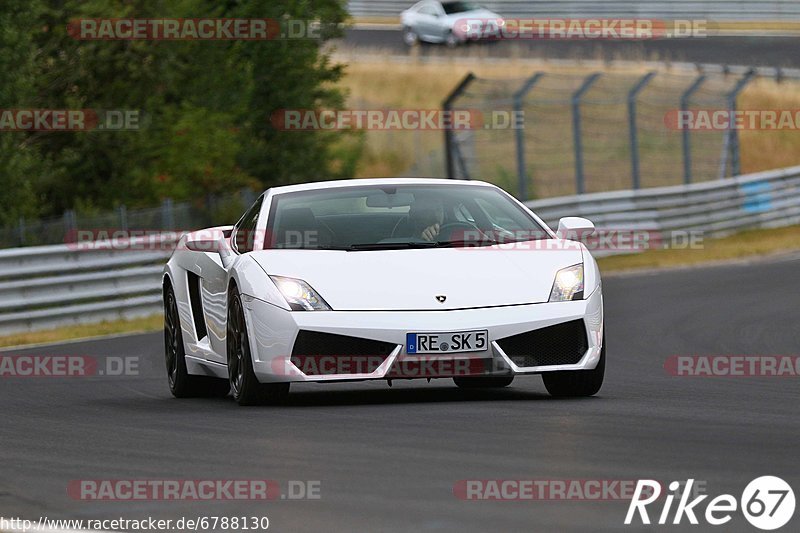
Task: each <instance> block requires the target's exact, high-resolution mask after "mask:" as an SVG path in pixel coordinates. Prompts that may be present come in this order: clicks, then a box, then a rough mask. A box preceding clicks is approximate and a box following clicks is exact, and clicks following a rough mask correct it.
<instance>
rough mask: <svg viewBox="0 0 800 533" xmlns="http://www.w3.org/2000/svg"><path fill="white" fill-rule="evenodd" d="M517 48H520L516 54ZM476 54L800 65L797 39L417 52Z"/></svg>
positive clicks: (534, 43) (398, 46)
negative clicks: (477, 52) (478, 52)
mask: <svg viewBox="0 0 800 533" xmlns="http://www.w3.org/2000/svg"><path fill="white" fill-rule="evenodd" d="M344 42H345V44H346V45H348V46H351V47H359V48H365V49H371V48H375V49H381V50H389V51H391V52H394V53H403V54H407V53H408V47H407V46H406V45H405V44H404V43H403V39H402V34H401V32H400V30H391V29H351V30H348V31H347V33H346V35H345V39H344ZM515 47H518V50H514V48H515ZM476 51H480V53H481V54H486V55H488V56H489V57H507V56H511V55H513V54H519V56H520V57H531V58H547V59H601V60H614V59H620V60H652V61H680V62H689V63H715V64H728V65H752V66H766V67H783V68H785V67H793V68H797V67H800V54H799V53H798V51H800V37H778V36H774V37H773V36H768V37H720V36H709V37H704V38H692V39H654V40H642V41H624V40H583V41H582V40H524V41H523V40H520V41H514V40H511V41H501V42H486V43H468V44H466V45H463V46H460V47H458V48H455V49H448V48H447V47H445V46H443V45H434V44H425V43H423V44H422V45H421V46H420V54H421V55H423V56H425V55H429V54H437V55H452V56H460V55H463V56H469V55H470V54H472V53H475V52H476Z"/></svg>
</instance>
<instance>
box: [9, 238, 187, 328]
mask: <svg viewBox="0 0 800 533" xmlns="http://www.w3.org/2000/svg"><path fill="white" fill-rule="evenodd" d="M175 242H177V236H176V235H175V234H172V235H168V236H167V237H166V238H161V239H159V240H158V241H149V242H148V243H147V244H146V245H139V244H137V242H136V241H135V240H134V241H128V242H127V243H126V242H114V243H111V242H108V241H100V242H95V243H81V244H59V245H53V246H32V247H27V248H11V249H7V250H0V335H3V334H9V333H15V332H20V331H33V330H41V329H49V328H56V327H61V326H69V325H75V324H85V323H96V322H102V321H108V320H118V319H122V318H125V319H129V318H136V317H142V316H149V315H153V314H156V313H159V312H160V311H161V308H162V304H161V289H160V288H161V271H162V268H163V264H164V262H165V261H166V260H167V258H168V257H169V255H170V254H171V248H172V247H173V246H174V244H175ZM154 243H155V245H154Z"/></svg>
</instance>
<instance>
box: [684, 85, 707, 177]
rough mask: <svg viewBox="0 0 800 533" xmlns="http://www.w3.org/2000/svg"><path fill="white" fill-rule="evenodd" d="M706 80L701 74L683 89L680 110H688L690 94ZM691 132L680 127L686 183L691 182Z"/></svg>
mask: <svg viewBox="0 0 800 533" xmlns="http://www.w3.org/2000/svg"><path fill="white" fill-rule="evenodd" d="M705 81H706V75H705V74H701V75H699V76H698V77H697V78H695V80H694V81H693V82H692V84H691V85H690V86H689V87H688V88H687V89H686V90H685V91H683V94H682V95H681V100H680V108H681V112H682V113H683V112H685V111H688V109H689V100H690V99H691V98H692V95H693V94H694V93H696V92H697V90H698V89H699V88H700V86H701V85H703V82H705ZM690 134H691V132H690V131H689V129H688V128H685V127H684V128H681V135H682V139H681V141H682V145H683V183H685V184H686V185H688V184H690V183H691V182H692V145H691V140H690V137H689V135H690Z"/></svg>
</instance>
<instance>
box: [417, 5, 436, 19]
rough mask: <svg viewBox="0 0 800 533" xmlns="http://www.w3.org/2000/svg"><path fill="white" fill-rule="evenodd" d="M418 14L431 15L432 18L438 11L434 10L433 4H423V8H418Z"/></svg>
mask: <svg viewBox="0 0 800 533" xmlns="http://www.w3.org/2000/svg"><path fill="white" fill-rule="evenodd" d="M419 12H420V13H422V14H423V15H432V16H436V15H437V14H438V13H439V11H438V10H437V9H436V6H434V5H433V4H425V5H424V6H422V7H421V8H419Z"/></svg>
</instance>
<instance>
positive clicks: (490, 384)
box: [453, 376, 514, 389]
mask: <svg viewBox="0 0 800 533" xmlns="http://www.w3.org/2000/svg"><path fill="white" fill-rule="evenodd" d="M453 381H454V382H455V384H456V386H457V387H458V388H460V389H500V388H503V387H508V386H509V385H511V382H512V381H514V376H477V377H465V376H459V377H456V378H453Z"/></svg>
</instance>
